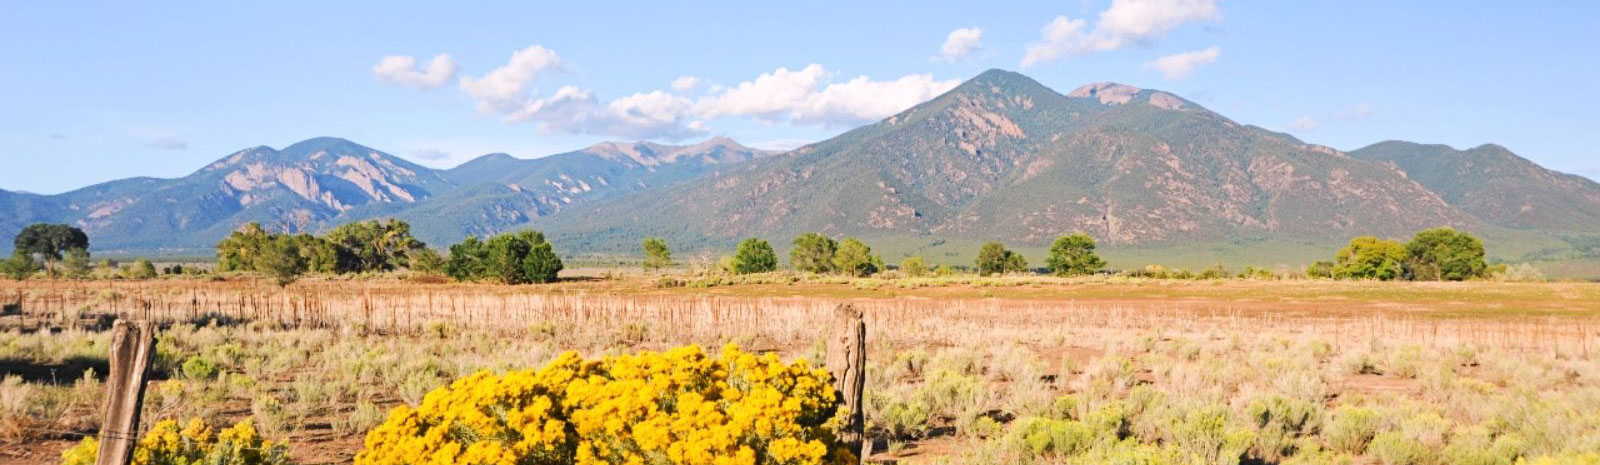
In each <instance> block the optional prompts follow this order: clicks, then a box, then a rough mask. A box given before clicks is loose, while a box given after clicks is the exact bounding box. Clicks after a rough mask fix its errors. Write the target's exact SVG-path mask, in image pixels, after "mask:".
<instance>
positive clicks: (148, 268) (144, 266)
mask: <svg viewBox="0 0 1600 465" xmlns="http://www.w3.org/2000/svg"><path fill="white" fill-rule="evenodd" d="M156 276H158V274H157V273H156V265H155V264H154V263H150V260H149V259H146V258H142V257H141V258H140V259H138V260H135V261H134V262H133V266H131V267H128V279H155V278H156Z"/></svg>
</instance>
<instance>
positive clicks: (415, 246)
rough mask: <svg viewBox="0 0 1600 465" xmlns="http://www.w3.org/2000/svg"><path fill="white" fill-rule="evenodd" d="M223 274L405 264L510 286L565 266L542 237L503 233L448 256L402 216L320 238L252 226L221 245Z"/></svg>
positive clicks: (274, 274) (294, 274)
mask: <svg viewBox="0 0 1600 465" xmlns="http://www.w3.org/2000/svg"><path fill="white" fill-rule="evenodd" d="M216 249H217V269H218V271H254V272H259V273H262V274H265V275H267V276H269V277H271V278H273V279H274V280H276V281H277V282H278V283H279V284H280V285H286V284H288V283H291V282H294V281H295V280H296V279H298V278H299V277H300V276H301V275H303V274H305V273H308V272H314V273H326V274H355V273H382V272H389V271H393V270H396V269H400V268H405V269H409V270H412V271H416V272H420V273H440V272H442V273H444V274H445V275H447V276H449V277H450V278H452V279H455V280H457V281H480V280H482V281H497V282H501V283H505V284H523V283H546V282H551V281H554V280H555V279H556V274H557V273H558V272H560V271H561V268H562V265H561V258H560V257H558V256H556V254H555V251H554V249H553V248H552V247H551V245H550V243H549V242H547V241H545V239H544V234H542V233H540V232H538V231H517V232H509V233H503V234H499V235H495V236H492V237H489V238H488V239H487V240H480V239H479V238H478V237H477V236H469V237H467V238H466V239H464V240H462V241H461V242H460V243H458V244H455V245H452V246H450V256H449V258H448V259H445V258H443V257H440V256H439V253H438V252H436V251H434V250H433V249H431V248H428V246H427V244H425V243H423V242H422V241H421V240H418V239H417V238H416V237H414V236H412V235H411V225H410V224H407V223H406V222H404V221H401V220H394V219H390V220H368V221H358V222H354V223H346V224H344V225H341V226H339V227H336V228H334V229H332V230H330V231H328V232H327V233H325V234H322V235H312V234H306V233H301V234H287V233H274V232H270V231H267V230H265V229H264V228H262V227H261V225H260V224H259V223H254V222H252V223H249V224H246V225H244V226H243V227H241V228H239V229H238V230H235V231H234V232H233V233H232V234H229V235H228V237H226V238H224V239H222V241H221V242H218V243H217V247H216Z"/></svg>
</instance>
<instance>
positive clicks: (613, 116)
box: [506, 86, 705, 140]
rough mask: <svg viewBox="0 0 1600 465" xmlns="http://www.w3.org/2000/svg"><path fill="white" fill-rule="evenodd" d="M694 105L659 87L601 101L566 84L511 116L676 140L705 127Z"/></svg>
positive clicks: (577, 129)
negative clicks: (693, 112) (656, 89)
mask: <svg viewBox="0 0 1600 465" xmlns="http://www.w3.org/2000/svg"><path fill="white" fill-rule="evenodd" d="M691 106H692V102H691V101H690V100H689V99H687V98H684V97H679V96H674V95H671V94H667V93H665V92H662V91H659V90H658V91H654V92H650V93H638V94H633V95H630V96H627V97H623V98H619V99H616V100H613V101H611V102H609V103H601V102H600V100H599V99H598V98H595V96H594V92H592V91H588V90H583V89H579V88H577V87H574V86H566V87H562V88H561V89H559V90H557V91H556V93H555V94H554V95H552V96H551V97H549V98H540V99H533V100H531V101H529V102H528V104H527V105H526V106H524V107H523V108H521V109H519V110H517V111H515V112H512V113H510V114H509V115H507V116H506V121H510V122H532V123H536V124H538V126H539V130H541V131H545V132H552V133H565V134H600V135H611V136H620V137H628V138H637V139H673V140H677V139H684V138H687V137H691V136H696V135H700V134H703V133H704V132H705V125H704V124H703V123H701V122H700V121H698V120H696V119H694V118H693V116H692V115H691V113H690V112H689V108H690V107H691Z"/></svg>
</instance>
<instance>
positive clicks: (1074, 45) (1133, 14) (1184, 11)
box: [1022, 0, 1220, 67]
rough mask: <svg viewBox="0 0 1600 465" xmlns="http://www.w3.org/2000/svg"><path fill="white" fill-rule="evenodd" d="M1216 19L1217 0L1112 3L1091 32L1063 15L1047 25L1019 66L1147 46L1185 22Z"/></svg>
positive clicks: (1116, 0) (1125, 0)
mask: <svg viewBox="0 0 1600 465" xmlns="http://www.w3.org/2000/svg"><path fill="white" fill-rule="evenodd" d="M1219 16H1220V15H1219V14H1218V12H1217V2H1216V0H1112V2H1111V6H1110V7H1108V8H1106V10H1105V11H1102V12H1100V17H1099V19H1098V20H1097V21H1096V22H1095V26H1094V29H1093V30H1088V28H1087V26H1088V24H1087V22H1085V21H1084V20H1082V19H1076V20H1075V19H1071V18H1068V17H1066V16H1057V17H1056V18H1055V19H1054V20H1052V21H1051V22H1050V23H1049V24H1046V25H1045V26H1044V28H1043V29H1042V30H1041V33H1042V35H1043V37H1042V38H1041V39H1040V40H1039V41H1037V42H1034V43H1032V44H1029V45H1028V47H1027V49H1026V50H1025V53H1024V54H1023V57H1022V66H1023V67H1028V66H1033V65H1036V64H1041V63H1048V62H1051V61H1055V60H1059V59H1061V58H1066V57H1071V56H1079V55H1087V54H1091V53H1100V52H1109V51H1112V50H1117V49H1120V48H1123V47H1127V46H1129V45H1133V44H1142V43H1148V42H1150V41H1152V40H1154V39H1156V38H1159V37H1161V36H1162V35H1165V34H1166V33H1167V31H1170V30H1172V29H1173V28H1176V27H1178V26H1180V25H1182V24H1184V23H1187V22H1191V21H1201V20H1211V19H1216V18H1218V17H1219Z"/></svg>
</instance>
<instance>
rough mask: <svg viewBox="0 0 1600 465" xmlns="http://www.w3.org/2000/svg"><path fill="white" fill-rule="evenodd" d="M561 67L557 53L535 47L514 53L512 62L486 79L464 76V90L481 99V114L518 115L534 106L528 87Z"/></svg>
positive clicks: (486, 76) (484, 76) (497, 69)
mask: <svg viewBox="0 0 1600 465" xmlns="http://www.w3.org/2000/svg"><path fill="white" fill-rule="evenodd" d="M560 66H561V57H559V56H556V52H555V51H553V50H550V49H547V48H544V47H542V46H538V45H534V46H530V47H528V48H524V49H522V50H518V51H517V52H516V53H512V54H511V61H510V62H508V63H506V65H505V66H501V67H499V68H496V69H495V70H494V71H490V72H489V74H485V75H483V77H477V78H475V77H471V76H465V77H462V78H461V90H463V91H466V93H467V95H470V96H472V98H473V99H474V100H477V102H478V110H479V111H483V112H501V113H508V112H515V111H519V110H521V109H522V108H523V107H526V106H527V105H529V104H531V103H532V100H533V97H532V96H531V95H529V93H528V90H527V87H528V85H529V84H531V83H533V79H534V78H536V77H538V76H539V74H540V73H543V72H545V71H548V70H551V69H559V68H560Z"/></svg>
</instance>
